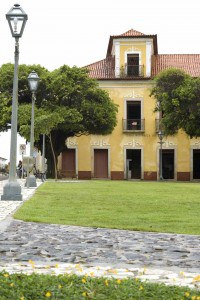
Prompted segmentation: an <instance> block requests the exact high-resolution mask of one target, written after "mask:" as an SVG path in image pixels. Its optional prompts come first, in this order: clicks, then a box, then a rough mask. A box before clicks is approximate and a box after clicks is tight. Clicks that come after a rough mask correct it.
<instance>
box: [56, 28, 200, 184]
mask: <svg viewBox="0 0 200 300" xmlns="http://www.w3.org/2000/svg"><path fill="white" fill-rule="evenodd" d="M171 67H175V68H180V69H183V70H185V71H186V72H187V73H188V74H190V75H192V76H193V77H198V76H200V54H191V55H190V54H158V45H157V35H147V34H143V33H141V32H138V31H136V30H133V29H131V30H129V31H127V32H125V33H124V34H121V35H116V36H110V39H109V43H108V49H107V55H106V58H105V59H103V60H101V61H98V62H95V63H92V64H91V65H88V66H87V68H88V70H89V75H90V76H91V77H92V78H96V79H97V80H98V83H99V86H100V87H101V88H102V89H105V90H107V91H108V92H109V94H110V97H111V99H112V100H113V101H114V102H115V103H117V104H118V117H117V118H118V124H117V126H116V127H115V129H114V131H113V133H112V134H111V135H107V136H98V135H91V136H81V137H73V138H69V139H68V140H67V147H68V149H67V150H66V151H65V152H63V153H62V155H61V159H60V163H59V169H60V170H62V173H63V174H65V176H66V177H69V176H70V177H73V176H74V177H75V176H76V177H78V178H79V179H91V178H108V179H121V180H123V179H144V180H157V179H159V174H160V172H159V168H160V167H161V168H162V172H161V173H162V175H163V178H164V179H169V180H196V179H200V139H190V138H189V137H187V136H186V134H185V133H184V132H182V131H179V133H178V134H177V135H176V136H169V137H167V138H166V137H164V139H163V143H162V164H160V146H161V144H160V143H159V138H158V131H159V115H158V114H156V113H154V108H155V99H153V98H152V97H150V96H149V95H150V90H151V88H152V86H153V78H154V77H155V76H156V75H157V74H158V73H159V72H161V71H162V70H164V69H167V68H171Z"/></svg>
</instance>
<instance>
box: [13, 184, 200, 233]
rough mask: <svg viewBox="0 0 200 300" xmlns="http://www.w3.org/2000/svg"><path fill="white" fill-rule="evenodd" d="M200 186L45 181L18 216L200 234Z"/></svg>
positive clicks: (86, 224) (27, 218) (74, 223)
mask: <svg viewBox="0 0 200 300" xmlns="http://www.w3.org/2000/svg"><path fill="white" fill-rule="evenodd" d="M199 214H200V184H199V183H177V182H173V183H172V182H130V181H93V180H92V181H80V182H78V183H76V182H72V183H68V182H50V181H49V182H48V181H47V182H45V183H44V184H43V185H42V186H41V187H39V188H38V189H37V191H36V193H35V195H34V196H33V197H32V198H31V199H30V200H29V201H26V202H25V203H24V204H23V205H22V206H21V208H20V209H19V210H18V211H17V212H16V213H15V215H14V218H16V219H22V220H24V221H33V222H44V223H55V224H66V225H80V226H92V227H107V228H118V229H129V230H139V231H155V232H173V233H174V232H175V233H185V234H198V235H199V234H200V217H199Z"/></svg>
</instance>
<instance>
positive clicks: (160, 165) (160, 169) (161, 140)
mask: <svg viewBox="0 0 200 300" xmlns="http://www.w3.org/2000/svg"><path fill="white" fill-rule="evenodd" d="M163 137H164V133H163V131H161V130H160V131H159V132H158V138H159V140H160V141H159V142H158V143H159V144H160V151H159V179H160V180H163V179H164V178H163V172H162V145H163V143H164V142H163Z"/></svg>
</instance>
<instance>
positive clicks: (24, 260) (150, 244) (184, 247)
mask: <svg viewBox="0 0 200 300" xmlns="http://www.w3.org/2000/svg"><path fill="white" fill-rule="evenodd" d="M21 184H23V182H22V181H21ZM66 184H67V183H66ZM0 191H1V190H0ZM34 191H35V189H33V188H32V189H27V188H24V187H22V193H23V195H24V199H23V200H26V199H28V198H29V197H30V196H31V195H32V194H33V193H34ZM4 202H6V203H4ZM11 202H14V203H11ZM17 202H18V203H17ZM21 203H22V201H20V203H19V201H0V210H1V222H0V270H3V269H6V270H7V271H8V272H11V273H12V272H25V273H28V274H29V273H31V272H37V273H47V274H63V273H70V274H74V273H75V274H78V275H84V274H88V275H90V276H108V277H111V276H112V277H119V278H125V277H129V276H130V277H138V278H140V279H141V280H148V281H151V282H162V283H166V284H177V285H187V286H189V287H197V288H200V250H199V249H200V236H194V235H179V234H163V233H147V232H134V231H127V230H115V229H104V228H89V227H79V226H64V225H54V224H41V223H31V222H23V221H19V220H13V219H12V217H11V214H12V212H13V211H14V210H15V209H16V208H17V207H18V206H19V205H21Z"/></svg>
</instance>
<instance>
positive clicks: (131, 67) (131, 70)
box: [127, 53, 140, 76]
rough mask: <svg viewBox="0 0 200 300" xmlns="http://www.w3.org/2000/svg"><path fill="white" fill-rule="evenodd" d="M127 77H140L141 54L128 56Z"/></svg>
mask: <svg viewBox="0 0 200 300" xmlns="http://www.w3.org/2000/svg"><path fill="white" fill-rule="evenodd" d="M127 75H128V76H139V75H140V72H139V54H135V53H134V54H127Z"/></svg>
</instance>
